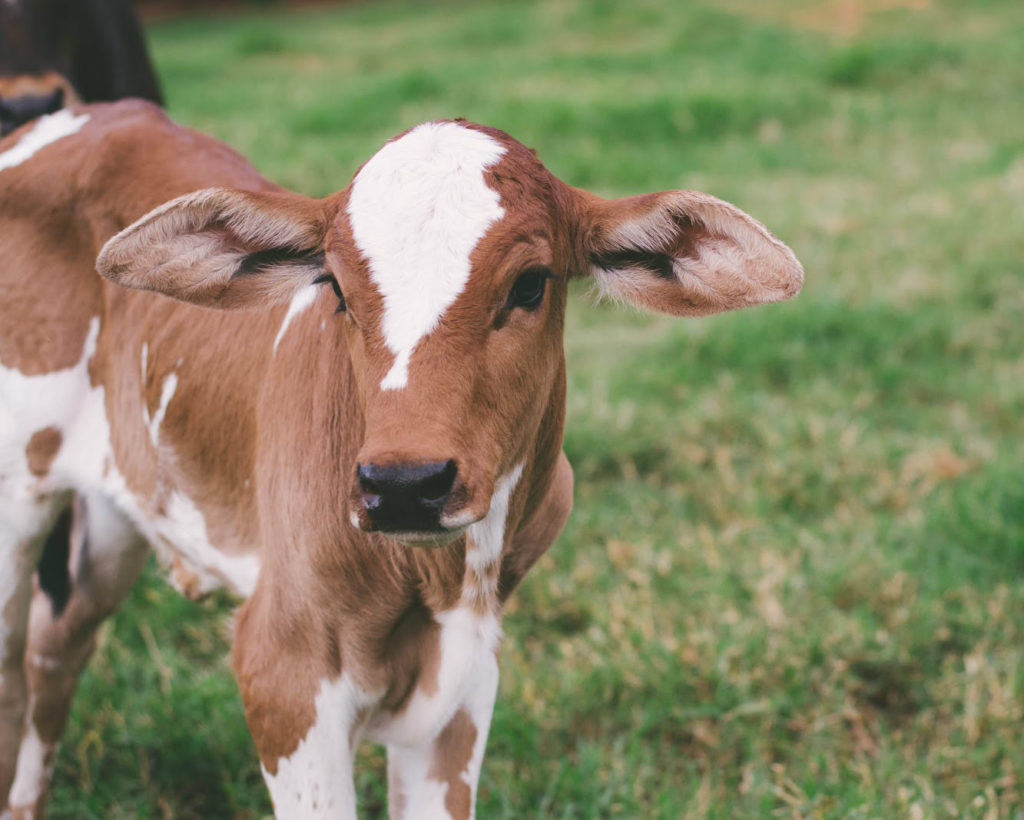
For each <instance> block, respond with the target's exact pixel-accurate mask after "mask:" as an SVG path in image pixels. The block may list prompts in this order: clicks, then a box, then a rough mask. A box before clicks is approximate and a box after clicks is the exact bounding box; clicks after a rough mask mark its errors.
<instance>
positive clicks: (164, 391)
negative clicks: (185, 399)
mask: <svg viewBox="0 0 1024 820" xmlns="http://www.w3.org/2000/svg"><path fill="white" fill-rule="evenodd" d="M143 350H145V348H143ZM177 387H178V374H177V373H168V374H167V376H165V377H164V383H163V386H162V387H161V388H160V406H159V407H157V409H156V412H155V413H154V414H153V418H152V419H150V418H149V408H148V407H147V406H146V405H145V403H143V406H142V415H143V420H144V421H145V422H146V427H148V428H149V440H150V441H151V442H153V446H154V447H156V445H157V441H158V439H159V437H160V425H161V424H162V423H163V420H164V416H165V415H167V405H169V404H170V403H171V399H172V398H174V391H175V390H176V389H177Z"/></svg>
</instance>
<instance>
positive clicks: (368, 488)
mask: <svg viewBox="0 0 1024 820" xmlns="http://www.w3.org/2000/svg"><path fill="white" fill-rule="evenodd" d="M457 473H458V468H457V467H456V464H455V462H454V461H452V460H451V459H449V460H448V461H434V462H430V463H427V464H360V465H359V466H358V468H357V469H356V475H357V478H358V481H359V491H360V496H359V501H360V503H361V504H362V506H363V509H364V510H365V511H366V514H367V515H368V516H369V519H370V523H371V528H372V529H373V530H377V531H379V532H385V533H434V532H442V531H443V527H442V526H441V514H442V512H443V511H444V507H445V504H446V503H447V502H448V498H449V496H450V495H451V492H452V487H453V486H454V485H455V476H456V474H457Z"/></svg>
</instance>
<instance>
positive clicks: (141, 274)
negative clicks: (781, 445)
mask: <svg viewBox="0 0 1024 820" xmlns="http://www.w3.org/2000/svg"><path fill="white" fill-rule="evenodd" d="M97 266H98V269H99V271H100V272H101V273H102V274H103V275H104V276H106V277H107V278H109V279H111V280H113V281H114V282H117V283H119V284H121V285H124V286H128V287H133V288H141V289H145V290H152V291H157V292H160V293H163V294H166V295H168V296H171V297H174V298H175V299H179V300H183V301H186V302H191V303H194V304H199V305H204V306H207V307H211V308H222V309H234V308H259V307H261V306H266V305H270V304H274V303H277V302H281V301H290V308H289V312H288V318H286V321H285V327H284V328H282V330H281V332H280V333H279V334H278V338H277V342H276V343H275V351H276V350H277V349H278V347H279V346H281V345H287V344H288V336H287V325H288V322H289V321H290V319H291V318H293V317H294V316H296V315H298V314H299V313H300V312H302V311H303V310H305V309H306V308H308V307H309V306H310V305H311V304H312V302H313V300H314V296H315V294H316V292H317V290H316V289H317V288H326V287H329V288H332V289H333V290H334V293H335V297H336V298H337V300H338V308H337V312H336V314H335V317H334V320H333V326H331V327H329V328H325V330H324V332H330V333H340V334H344V336H345V339H346V342H347V344H346V346H345V348H346V350H347V351H348V357H347V360H345V361H339V362H338V365H337V366H338V369H339V372H342V371H350V372H351V374H352V377H353V381H354V383H355V385H356V387H357V392H358V397H359V402H360V405H361V409H362V419H363V437H362V443H361V447H360V449H359V453H358V458H357V463H356V465H355V469H354V470H353V472H352V475H351V482H350V485H349V488H348V492H347V497H345V498H339V499H338V503H339V504H346V505H347V507H348V515H349V519H350V520H351V522H352V524H353V525H354V526H356V527H358V528H359V529H361V530H364V531H374V530H379V531H383V532H385V533H388V534H389V535H391V536H392V537H394V538H395V539H397V540H399V541H402V542H404V543H408V544H418V545H441V544H444V543H447V542H449V541H451V540H453V539H455V538H457V537H458V536H459V535H461V534H462V533H463V532H464V531H465V530H466V528H467V527H468V526H469V525H470V524H473V523H475V522H477V521H479V520H480V519H482V518H483V517H484V516H485V515H486V514H487V511H488V509H489V508H490V505H491V496H492V494H493V493H494V489H495V481H496V479H497V477H498V476H503V475H508V474H509V473H511V472H513V471H515V470H516V469H517V467H519V466H520V465H522V464H523V463H524V462H525V461H527V460H528V459H529V458H530V456H531V454H532V453H533V452H535V450H536V448H537V447H539V446H549V447H553V448H554V449H556V450H557V444H558V443H559V438H558V436H560V432H561V418H560V417H559V418H557V419H552V418H545V409H546V408H548V407H549V406H550V405H551V401H550V399H551V397H552V395H554V394H555V393H556V391H561V390H564V384H562V383H561V379H562V373H563V372H564V371H563V358H562V341H561V336H562V326H563V316H564V311H565V303H566V289H567V285H568V282H569V280H570V279H572V278H574V277H584V276H593V277H595V278H596V280H597V283H598V285H599V286H600V288H601V290H602V291H603V292H605V293H607V294H609V295H611V296H612V297H614V298H617V299H622V300H624V301H628V302H631V303H633V304H636V305H639V306H641V307H644V308H647V309H650V310H655V311H660V312H664V313H669V314H673V315H678V316H703V315H708V314H712V313H717V312H719V311H724V310H730V309H733V308H739V307H745V306H748V305H755V304H760V303H764V302H773V301H778V300H781V299H785V298H788V297H790V296H792V295H794V294H795V293H796V292H797V291H798V290H799V289H800V286H801V284H802V280H803V273H802V270H801V268H800V265H799V263H798V262H797V260H796V258H795V257H794V256H793V254H792V253H791V252H790V250H789V249H788V248H787V247H786V246H785V245H783V244H782V243H781V242H779V241H778V240H777V239H776V238H775V237H774V236H773V235H772V234H771V233H769V232H768V230H767V229H766V228H764V226H762V225H761V224H760V223H759V222H757V221H755V220H754V219H752V218H751V217H749V216H747V215H746V214H744V213H743V212H742V211H740V210H738V209H737V208H735V207H733V206H732V205H729V204H728V203H726V202H723V201H721V200H718V199H715V198H714V197H711V196H709V195H707V194H701V193H697V192H693V191H671V192H665V193H659V194H648V195H644V196H637V197H626V198H623V199H614V200H606V199H602V198H599V197H597V196H595V195H593V194H590V193H587V192H584V191H581V190H578V189H574V188H571V187H569V186H568V185H566V184H564V183H562V182H561V181H559V180H558V179H557V178H555V177H554V176H553V175H552V174H551V173H549V172H548V171H547V170H546V169H545V168H544V167H543V165H542V164H541V163H540V162H539V161H538V159H537V158H536V156H535V155H534V153H533V152H532V151H530V150H529V149H527V148H526V147H525V146H523V145H522V144H520V143H519V142H517V141H515V140H514V139H512V138H511V137H509V136H508V135H507V134H504V133H502V132H500V131H497V130H495V129H491V128H486V127H483V126H479V125H474V124H470V123H465V122H461V121H457V122H431V123H425V124H423V125H420V126H418V127H416V128H414V129H412V130H411V131H408V132H406V133H404V134H402V135H400V136H398V137H396V138H395V139H394V140H392V141H390V142H389V143H387V144H386V145H385V146H384V147H383V148H382V149H381V150H380V151H379V152H378V153H377V154H376V155H374V157H372V158H371V159H370V160H369V161H368V162H367V163H366V164H365V165H363V167H362V168H361V169H360V170H359V172H358V173H357V174H356V176H355V178H354V179H353V181H352V183H351V184H350V185H349V186H348V187H347V188H346V189H345V190H343V191H341V192H339V193H337V194H335V195H332V196H330V197H327V198H326V199H323V200H313V199H308V198H305V197H302V196H299V195H296V194H290V193H265V192H261V193H251V192H246V191H240V190H226V189H207V190H203V191H199V192H197V193H193V194H189V195H186V196H183V197H180V198H178V199H175V200H173V201H171V202H169V203H167V204H165V205H164V206H162V207H160V208H158V209H156V210H155V211H152V212H150V213H149V214H147V215H146V216H144V217H142V218H141V219H139V220H138V221H137V222H135V223H134V224H132V225H131V226H129V227H128V228H126V229H125V230H123V231H122V232H121V233H120V234H118V235H117V236H115V237H114V238H112V239H111V240H110V241H109V242H108V243H107V244H106V246H105V247H104V249H103V251H102V253H101V254H100V257H99V259H98V262H97ZM254 321H258V318H255V317H254ZM556 404H557V402H556ZM552 427H557V431H555V432H554V433H553V432H552V431H551V428H552ZM553 436H554V440H553V441H552V440H551V439H552V437H553Z"/></svg>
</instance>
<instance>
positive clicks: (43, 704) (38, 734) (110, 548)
mask: <svg viewBox="0 0 1024 820" xmlns="http://www.w3.org/2000/svg"><path fill="white" fill-rule="evenodd" d="M58 529H59V528H58ZM64 535H65V536H68V535H70V541H71V549H70V554H67V553H65V555H67V560H68V577H69V579H70V581H71V586H70V589H69V590H67V591H66V592H67V597H66V600H61V599H59V598H58V599H52V598H51V597H50V596H49V595H47V594H46V593H44V592H42V591H41V590H39V588H38V587H37V588H36V592H35V595H34V596H33V598H32V607H31V612H30V616H29V626H28V646H27V649H26V651H25V673H26V677H27V679H28V710H27V713H26V715H25V724H24V737H23V740H22V743H21V748H20V751H19V752H18V764H17V775H16V777H15V780H14V785H13V786H12V788H11V792H10V808H11V815H12V820H28V819H29V818H32V820H41V818H42V816H43V809H44V803H45V800H46V797H47V793H48V791H49V785H50V775H51V773H52V768H53V759H54V756H55V754H56V750H57V746H58V743H59V742H60V738H61V735H62V734H63V732H64V725H65V723H66V722H67V718H68V713H69V711H70V708H71V698H72V695H73V694H74V691H75V687H76V685H77V683H78V676H79V674H80V673H81V671H82V669H83V668H84V666H85V664H86V662H87V661H88V659H89V656H90V655H91V654H92V651H93V647H94V645H95V637H96V630H97V628H98V627H99V625H100V624H101V623H102V622H103V620H104V619H105V618H106V617H107V616H108V615H109V614H110V613H112V612H113V611H114V610H115V609H116V608H117V607H118V606H119V605H120V604H121V602H122V601H123V600H124V597H125V596H126V595H127V594H128V591H129V590H130V589H131V587H132V585H133V584H134V583H135V581H136V579H137V578H138V576H139V573H140V572H141V571H142V567H143V565H144V564H145V559H146V555H147V553H148V548H147V547H146V544H145V542H144V541H142V540H141V539H140V537H139V536H138V535H137V533H136V531H135V529H134V527H132V525H131V524H130V523H129V522H128V521H127V520H126V519H125V518H124V517H123V516H121V514H120V513H118V512H117V511H116V510H114V509H113V508H112V507H111V506H110V505H109V504H108V503H107V502H106V501H105V500H104V499H102V498H100V497H97V496H89V497H88V500H87V501H86V502H85V503H76V505H75V516H74V522H73V526H72V527H71V532H70V534H68V533H67V532H66V531H65V533H64Z"/></svg>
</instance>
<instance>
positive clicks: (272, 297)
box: [96, 188, 328, 308]
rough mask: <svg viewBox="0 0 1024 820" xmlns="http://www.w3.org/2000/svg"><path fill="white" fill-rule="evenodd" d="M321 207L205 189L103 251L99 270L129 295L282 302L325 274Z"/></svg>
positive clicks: (263, 194) (223, 302)
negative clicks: (149, 293)
mask: <svg viewBox="0 0 1024 820" xmlns="http://www.w3.org/2000/svg"><path fill="white" fill-rule="evenodd" d="M327 224H328V220H327V209H326V202H325V201H321V200H315V199H309V198H307V197H304V196H300V195H298V194H292V193H286V192H276V191H274V192H267V191H260V192H252V191H238V190H231V189H227V188H206V189H203V190H201V191H196V192H195V193H191V194H186V195H185V196H181V197H178V198H177V199H173V200H171V201H170V202H168V203H166V204H164V205H161V206H160V207H159V208H156V209H154V210H152V211H150V212H149V213H148V214H146V215H145V216H143V217H142V218H140V219H138V220H136V221H135V222H134V223H132V224H131V225H129V226H128V227H127V228H125V229H124V230H123V231H121V232H120V233H119V234H117V235H115V236H113V237H112V238H111V239H110V240H108V241H107V243H106V244H105V245H104V246H103V249H102V250H101V251H100V255H99V257H98V258H97V259H96V269H97V270H98V271H99V272H100V273H101V274H102V275H103V276H105V277H106V278H107V279H109V280H110V281H112V282H116V283H117V284H119V285H122V286H124V287H128V288H137V289H139V290H150V291H155V292H157V293H162V294H164V295H166V296H171V297H173V298H175V299H179V300H181V301H183V302H190V303H192V304H196V305H204V306H206V307H217V308H246V307H259V306H261V305H271V304H275V303H277V302H282V301H285V300H287V299H289V298H291V296H292V295H293V294H294V293H295V291H296V290H297V289H298V288H300V287H302V286H304V285H308V284H309V283H310V282H312V281H313V280H314V279H315V278H316V277H317V276H319V275H321V274H322V273H323V264H324V253H323V242H324V235H325V233H326V231H327Z"/></svg>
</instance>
